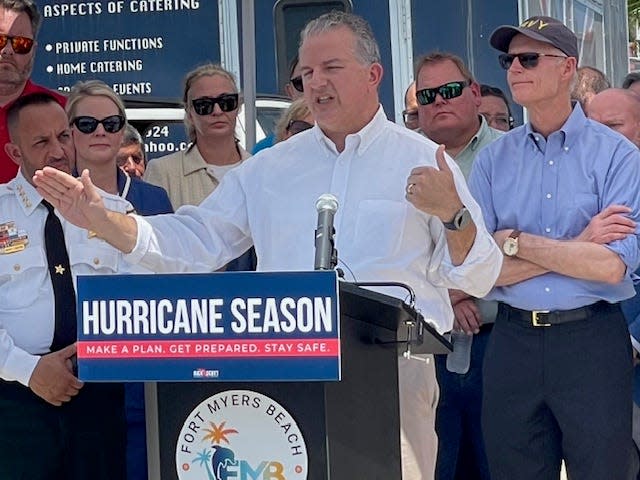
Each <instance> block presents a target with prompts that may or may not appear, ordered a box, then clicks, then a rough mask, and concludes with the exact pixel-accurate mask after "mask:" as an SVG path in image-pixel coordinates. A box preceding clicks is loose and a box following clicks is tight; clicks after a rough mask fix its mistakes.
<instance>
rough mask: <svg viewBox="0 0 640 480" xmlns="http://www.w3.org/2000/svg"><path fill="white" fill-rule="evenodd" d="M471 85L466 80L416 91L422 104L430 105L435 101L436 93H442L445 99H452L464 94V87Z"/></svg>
mask: <svg viewBox="0 0 640 480" xmlns="http://www.w3.org/2000/svg"><path fill="white" fill-rule="evenodd" d="M469 85H471V82H469V81H468V80H465V81H462V82H449V83H445V84H444V85H440V86H439V87H435V88H424V89H422V90H418V91H417V92H416V98H417V99H418V103H419V104H420V105H429V104H431V103H433V102H435V101H436V95H440V96H441V97H442V99H443V100H450V99H452V98H456V97H459V96H460V95H462V91H463V90H464V87H468V86H469Z"/></svg>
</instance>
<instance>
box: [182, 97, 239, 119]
mask: <svg viewBox="0 0 640 480" xmlns="http://www.w3.org/2000/svg"><path fill="white" fill-rule="evenodd" d="M216 104H218V106H219V107H220V110H222V111H223V112H231V111H233V110H235V109H236V108H238V94H237V93H225V94H224V95H220V96H218V97H200V98H194V99H193V100H191V105H193V110H194V111H195V112H196V113H197V114H198V115H210V114H211V112H213V109H214V108H215V106H216Z"/></svg>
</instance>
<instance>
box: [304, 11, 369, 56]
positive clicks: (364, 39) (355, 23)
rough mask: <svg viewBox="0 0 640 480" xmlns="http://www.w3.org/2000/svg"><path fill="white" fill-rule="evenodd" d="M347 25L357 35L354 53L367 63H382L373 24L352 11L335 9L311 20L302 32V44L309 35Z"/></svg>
mask: <svg viewBox="0 0 640 480" xmlns="http://www.w3.org/2000/svg"><path fill="white" fill-rule="evenodd" d="M340 27H346V28H348V29H349V30H351V32H352V33H353V35H354V36H355V37H356V48H355V52H354V54H355V55H356V57H357V58H358V60H359V61H360V62H361V63H363V64H365V65H371V64H372V63H380V49H379V48H378V42H376V39H375V37H374V36H373V31H372V30H371V26H370V25H369V24H368V23H367V21H366V20H365V19H364V18H362V17H359V16H358V15H354V14H352V13H346V12H341V11H338V10H333V11H331V12H329V13H325V14H324V15H321V16H319V17H318V18H315V19H313V20H311V21H310V22H309V23H307V25H306V26H305V27H304V29H303V30H302V32H300V46H302V44H303V43H304V42H305V40H306V39H307V38H308V37H312V36H314V35H318V34H320V33H326V32H328V31H329V30H334V29H336V28H340Z"/></svg>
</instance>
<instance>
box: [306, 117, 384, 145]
mask: <svg viewBox="0 0 640 480" xmlns="http://www.w3.org/2000/svg"><path fill="white" fill-rule="evenodd" d="M386 122H387V115H386V114H385V113H384V109H383V108H382V105H380V106H379V107H378V110H377V111H376V114H375V115H374V116H373V118H372V119H371V121H369V123H367V124H366V125H365V126H364V127H362V129H360V130H359V131H357V132H355V133H350V134H349V135H347V137H346V138H345V142H344V147H345V150H347V149H350V150H355V151H356V153H357V154H358V155H362V154H363V153H364V152H365V151H366V150H367V148H369V147H370V146H371V145H372V144H373V142H374V141H375V139H376V138H377V137H378V135H379V134H380V132H381V131H382V126H383V125H384V124H385V123H386ZM313 132H314V135H315V137H316V138H317V139H318V141H319V142H320V143H321V144H322V145H324V146H325V147H327V148H328V149H329V150H331V152H333V153H334V154H335V155H338V154H339V152H338V150H337V149H336V146H335V144H334V143H333V141H332V140H331V139H329V137H327V136H326V135H325V134H324V132H323V131H322V129H321V128H320V127H318V125H317V124H316V125H315V126H314V127H313Z"/></svg>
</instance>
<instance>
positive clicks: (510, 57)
mask: <svg viewBox="0 0 640 480" xmlns="http://www.w3.org/2000/svg"><path fill="white" fill-rule="evenodd" d="M540 57H555V58H568V57H567V56H566V55H551V54H549V53H537V52H524V53H502V54H500V55H499V56H498V60H499V61H500V66H501V67H502V68H504V69H505V70H509V69H510V68H511V65H512V64H513V61H514V60H515V59H516V58H517V59H518V61H519V62H520V65H522V66H523V67H524V68H536V67H537V66H538V61H539V60H540Z"/></svg>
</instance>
